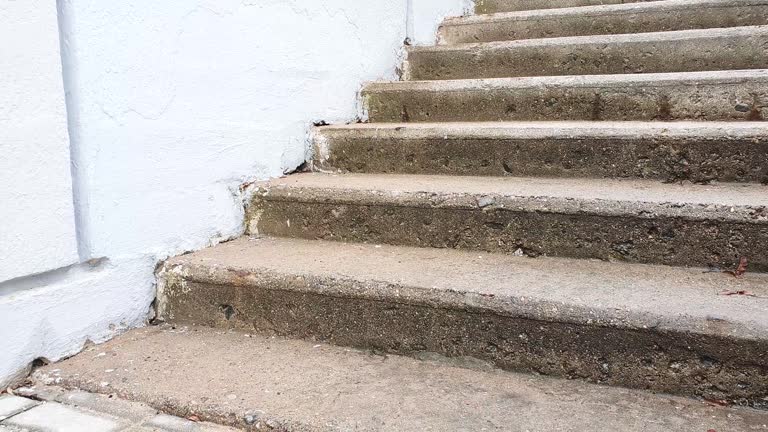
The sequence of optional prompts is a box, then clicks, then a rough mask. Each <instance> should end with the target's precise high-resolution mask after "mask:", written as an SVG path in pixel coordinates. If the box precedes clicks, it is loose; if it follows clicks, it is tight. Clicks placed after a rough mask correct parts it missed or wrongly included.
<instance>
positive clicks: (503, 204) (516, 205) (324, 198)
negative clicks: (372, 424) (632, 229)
mask: <svg viewBox="0 0 768 432" xmlns="http://www.w3.org/2000/svg"><path fill="white" fill-rule="evenodd" d="M260 186H261V187H262V188H263V189H264V190H265V191H266V192H264V199H266V200H295V201H301V202H329V201H330V202H337V203H346V204H364V205H381V204H391V205H397V206H400V205H408V206H429V207H443V208H469V209H480V208H486V207H487V208H489V209H490V208H505V209H507V210H520V211H532V212H556V213H566V214H571V213H577V214H579V213H588V212H595V213H600V214H606V215H621V216H639V217H655V216H658V215H665V216H671V217H684V218H686V219H690V220H694V219H714V218H717V219H719V220H730V221H741V222H747V223H761V224H768V212H767V211H766V209H767V208H768V193H766V192H768V190H767V189H766V187H765V186H764V185H760V184H752V183H748V184H735V183H721V184H711V185H692V184H668V183H659V182H657V181H653V180H630V179H590V178H529V177H476V176H444V175H420V174H407V175H402V174H355V173H352V174H321V173H305V174H300V175H292V176H288V177H284V178H280V179H275V180H271V181H268V182H264V183H260Z"/></svg>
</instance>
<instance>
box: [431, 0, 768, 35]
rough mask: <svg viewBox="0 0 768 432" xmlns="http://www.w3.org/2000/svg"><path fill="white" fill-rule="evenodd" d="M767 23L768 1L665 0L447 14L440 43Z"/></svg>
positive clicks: (442, 26) (440, 33)
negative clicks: (450, 16)
mask: <svg viewBox="0 0 768 432" xmlns="http://www.w3.org/2000/svg"><path fill="white" fill-rule="evenodd" d="M765 24H768V0H666V1H653V2H641V3H629V4H613V5H604V6H584V7H575V8H566V9H544V10H534V11H525V12H509V13H500V14H493V15H473V16H466V17H458V18H449V19H447V20H445V21H444V22H443V24H442V25H441V26H440V29H439V31H438V38H439V40H440V43H442V44H457V43H474V42H492V41H501V40H516V39H537V38H552V37H563V36H586V35H599V34H622V33H644V32H659V31H671V30H693V29H707V28H719V27H737V26H752V25H765Z"/></svg>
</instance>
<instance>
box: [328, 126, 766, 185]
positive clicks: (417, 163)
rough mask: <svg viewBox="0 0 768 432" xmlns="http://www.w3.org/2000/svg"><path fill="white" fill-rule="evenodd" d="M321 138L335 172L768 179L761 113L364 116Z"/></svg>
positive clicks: (329, 167)
mask: <svg viewBox="0 0 768 432" xmlns="http://www.w3.org/2000/svg"><path fill="white" fill-rule="evenodd" d="M313 143H314V146H315V157H314V161H313V163H314V168H315V169H316V170H320V171H326V172H335V171H341V172H355V173H392V174H443V175H474V176H478V175H479V176H518V177H593V178H603V177H610V178H646V179H657V180H663V181H683V180H688V181H692V182H697V183H702V182H710V181H713V180H714V181H727V182H732V181H736V182H763V183H768V128H767V127H766V126H765V125H764V124H763V123H760V122H669V123H662V122H535V123H531V122H486V123H360V124H350V125H339V126H324V127H320V128H317V129H315V130H314V133H313ZM766 193H768V188H766Z"/></svg>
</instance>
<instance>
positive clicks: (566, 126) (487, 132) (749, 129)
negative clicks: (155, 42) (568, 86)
mask: <svg viewBox="0 0 768 432" xmlns="http://www.w3.org/2000/svg"><path fill="white" fill-rule="evenodd" d="M318 130H320V131H322V132H323V133H328V132H330V133H338V134H343V133H356V134H363V133H365V134H371V135H372V136H377V135H378V136H380V135H381V134H390V135H393V136H394V135H397V136H401V137H402V138H403V139H407V138H410V137H439V138H445V139H450V138H451V137H453V136H460V137H468V136H471V137H478V138H499V139H508V138H514V137H539V136H541V137H557V136H567V137H577V136H584V137H593V136H614V137H625V136H626V137H643V136H656V135H664V136H699V137H713V138H715V137H718V136H723V135H727V136H729V137H755V138H757V137H768V128H766V126H765V125H764V124H763V123H760V122H754V121H749V122H722V121H708V122H696V121H676V122H657V121H655V122H654V121H495V122H434V123H431V122H423V123H351V124H335V125H328V126H322V127H319V128H318Z"/></svg>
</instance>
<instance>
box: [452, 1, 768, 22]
mask: <svg viewBox="0 0 768 432" xmlns="http://www.w3.org/2000/svg"><path fill="white" fill-rule="evenodd" d="M766 4H768V1H766V0H740V1H739V2H738V3H735V2H733V1H728V0H664V1H655V2H635V3H620V4H609V5H592V6H576V7H569V8H556V9H534V10H528V11H516V12H499V13H493V14H480V15H468V16H461V17H453V18H446V19H445V21H443V23H442V25H443V26H449V27H459V26H466V25H478V24H489V23H496V22H508V21H534V20H536V21H537V20H546V19H552V18H562V17H565V16H579V17H585V18H589V17H595V16H610V15H624V14H632V13H642V12H648V11H657V12H660V11H675V10H684V9H688V8H691V7H696V6H699V7H701V6H705V7H707V8H710V9H714V8H730V7H749V6H758V5H766Z"/></svg>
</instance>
